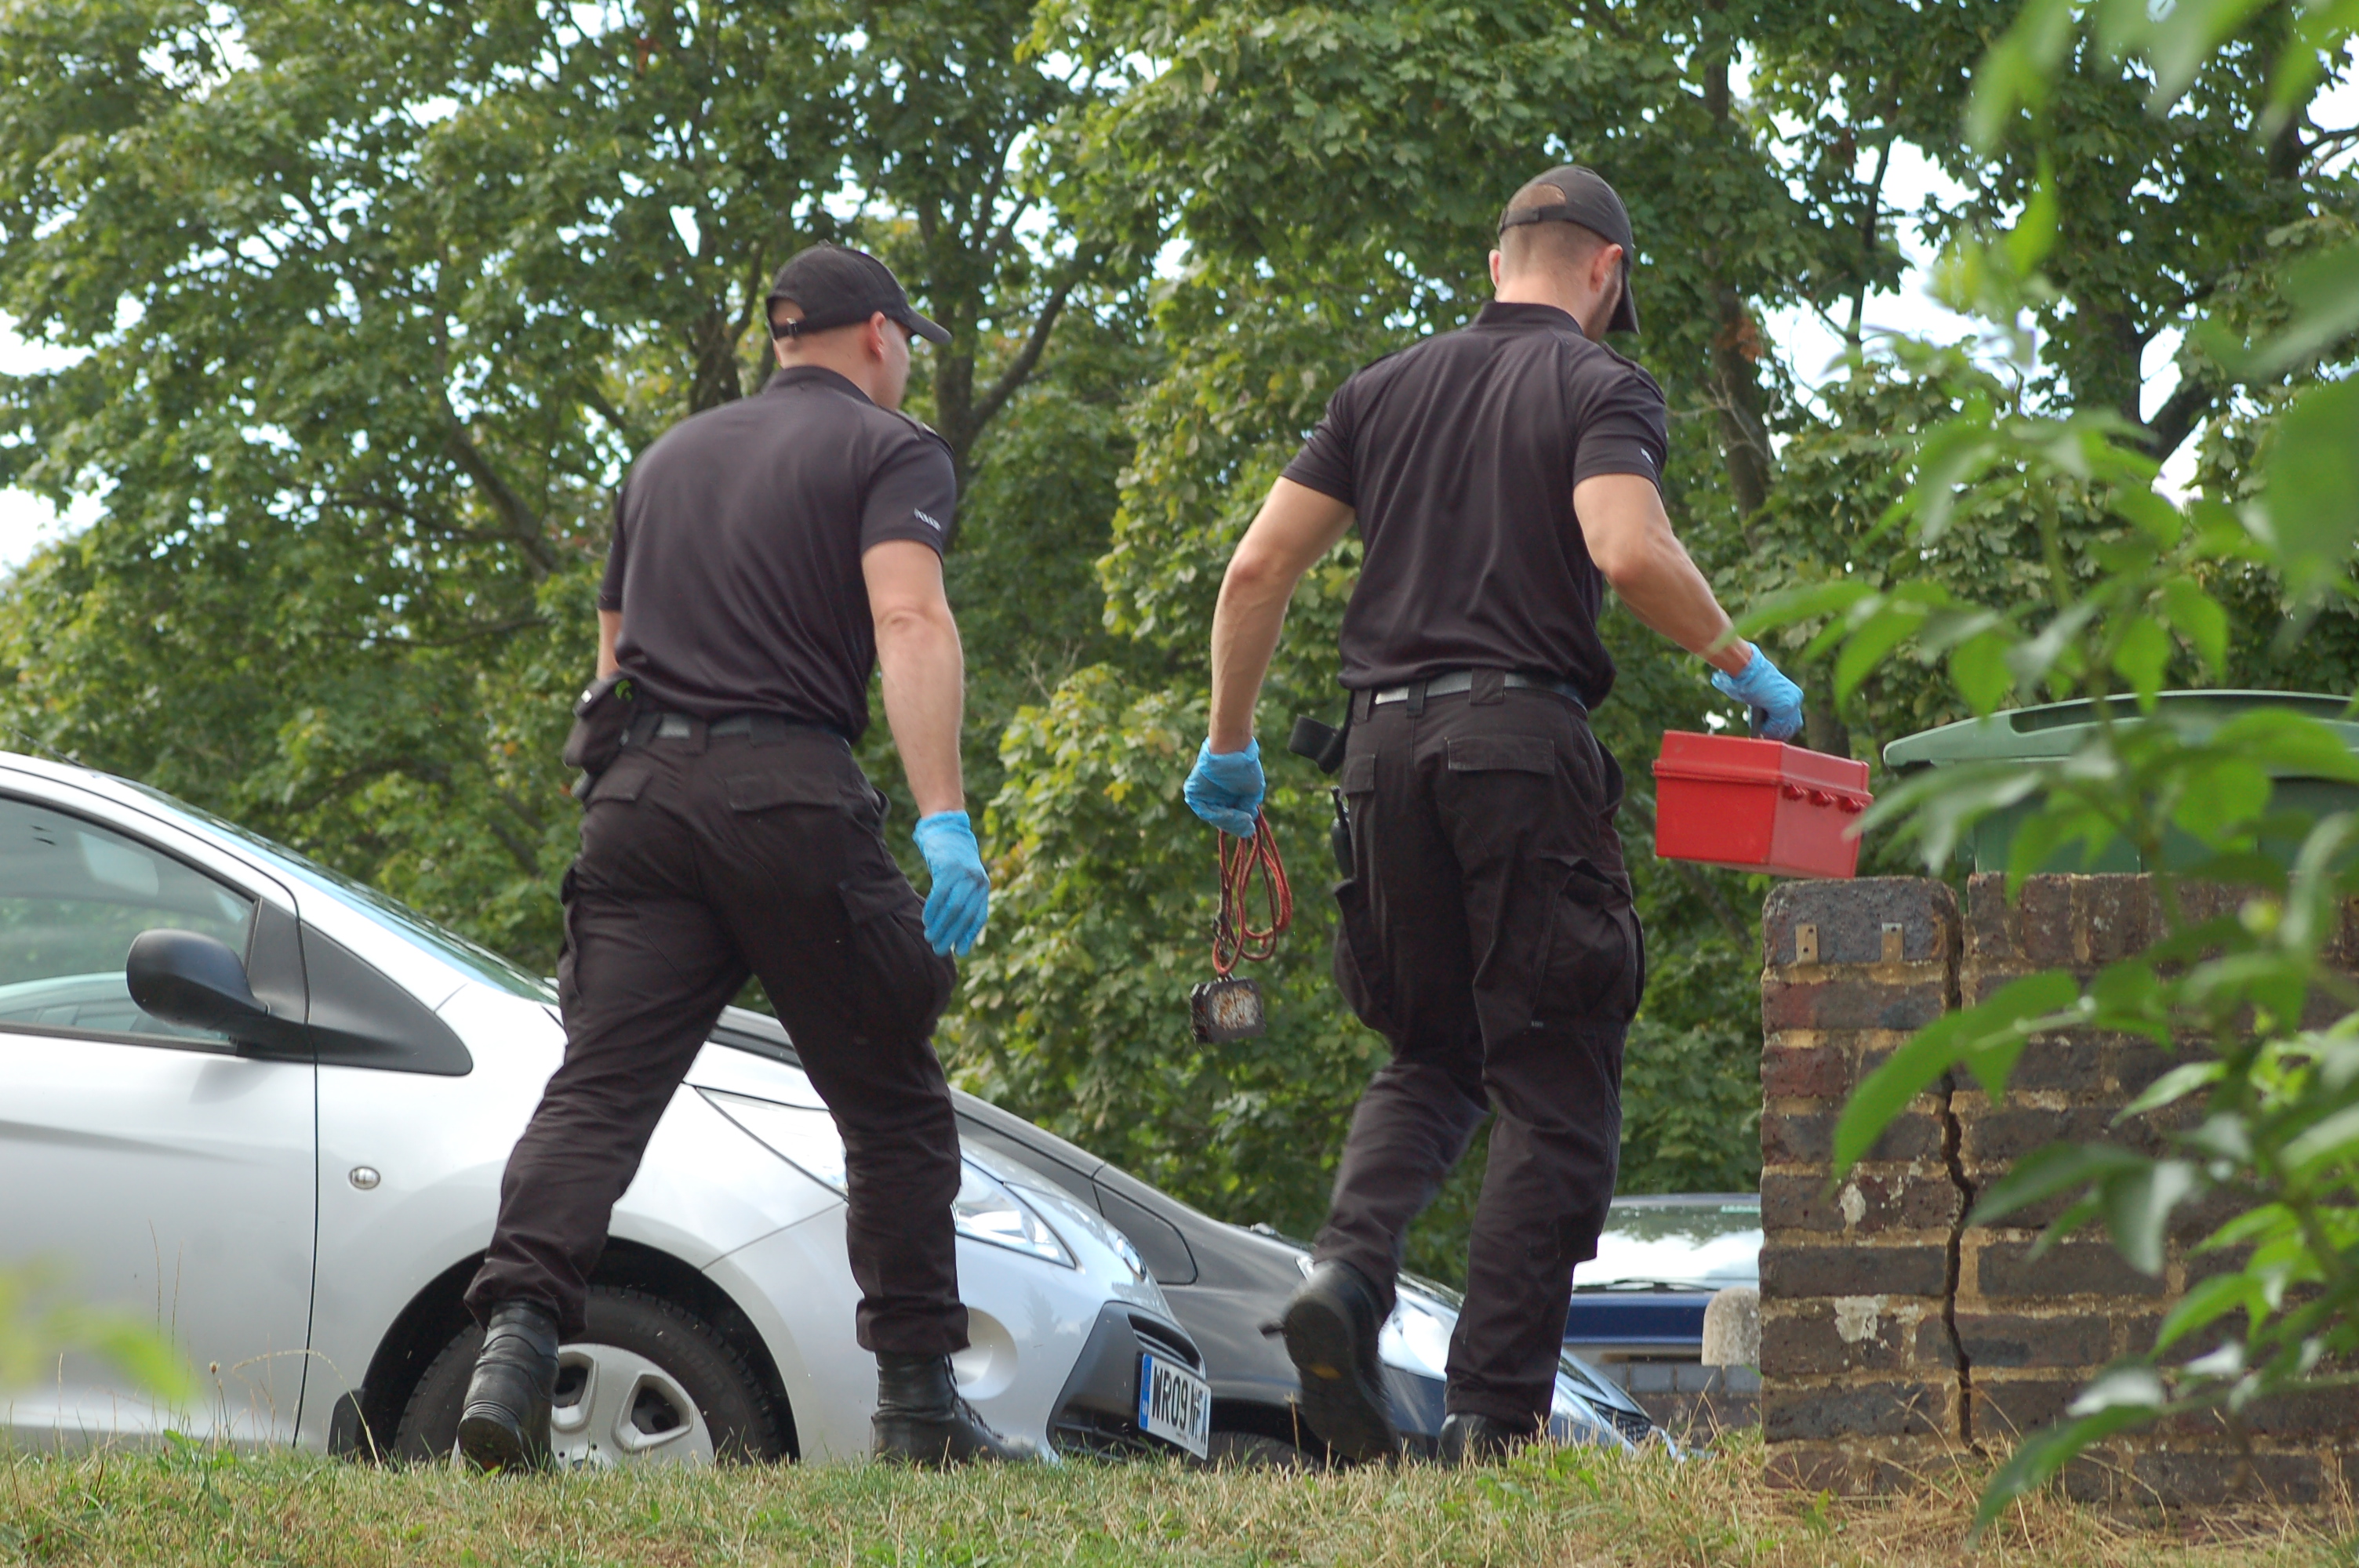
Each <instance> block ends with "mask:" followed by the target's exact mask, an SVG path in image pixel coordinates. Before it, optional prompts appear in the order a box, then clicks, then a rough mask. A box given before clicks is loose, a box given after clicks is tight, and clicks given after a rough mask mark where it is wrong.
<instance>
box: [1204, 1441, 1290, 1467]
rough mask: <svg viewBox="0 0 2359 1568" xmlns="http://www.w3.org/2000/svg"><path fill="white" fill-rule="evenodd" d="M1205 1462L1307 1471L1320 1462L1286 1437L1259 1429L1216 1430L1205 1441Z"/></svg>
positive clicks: (1228, 1465)
mask: <svg viewBox="0 0 2359 1568" xmlns="http://www.w3.org/2000/svg"><path fill="white" fill-rule="evenodd" d="M1204 1462H1205V1463H1206V1464H1208V1465H1212V1466H1214V1467H1215V1468H1217V1469H1222V1470H1308V1469H1310V1468H1311V1466H1312V1465H1315V1464H1316V1463H1317V1461H1316V1460H1314V1459H1312V1458H1311V1457H1310V1454H1307V1453H1305V1452H1304V1451H1303V1450H1301V1449H1299V1448H1297V1447H1296V1446H1295V1445H1294V1444H1291V1443H1288V1442H1287V1441H1286V1440H1285V1439H1283V1438H1278V1437H1267V1436H1265V1435H1263V1434H1262V1433H1258V1432H1216V1433H1212V1435H1211V1436H1210V1437H1209V1438H1207V1439H1206V1440H1205V1444H1204Z"/></svg>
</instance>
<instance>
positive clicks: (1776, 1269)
mask: <svg viewBox="0 0 2359 1568" xmlns="http://www.w3.org/2000/svg"><path fill="white" fill-rule="evenodd" d="M1948 1272H1949V1269H1948V1259H1947V1257H1946V1255H1945V1254H1944V1252H1943V1249H1940V1248H1939V1247H1865V1246H1854V1245H1843V1244H1837V1245H1832V1246H1826V1247H1792V1246H1788V1245H1786V1244H1785V1243H1783V1242H1781V1241H1780V1240H1778V1239H1777V1238H1776V1237H1775V1236H1772V1237H1770V1238H1768V1239H1767V1241H1765V1242H1764V1243H1763V1245H1762V1248H1761V1294H1762V1296H1763V1297H1764V1298H1765V1299H1766V1298H1769V1297H1776V1298H1777V1299H1779V1300H1783V1301H1796V1300H1799V1299H1801V1298H1803V1297H1807V1296H1938V1295H1940V1293H1941V1286H1942V1282H1943V1281H1944V1280H1945V1279H1946V1278H1947V1277H1948Z"/></svg>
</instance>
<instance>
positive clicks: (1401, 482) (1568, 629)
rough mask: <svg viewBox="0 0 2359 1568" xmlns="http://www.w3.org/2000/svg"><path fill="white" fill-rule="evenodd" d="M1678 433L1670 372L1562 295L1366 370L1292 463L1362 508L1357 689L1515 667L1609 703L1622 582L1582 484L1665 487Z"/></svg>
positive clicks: (1348, 660) (1353, 633)
mask: <svg viewBox="0 0 2359 1568" xmlns="http://www.w3.org/2000/svg"><path fill="white" fill-rule="evenodd" d="M1668 444H1669V421H1668V418H1667V416H1666V413H1665V409H1664V406H1663V390H1662V388H1661V387H1659V386H1658V385H1656V384H1655V379H1654V377H1652V376H1650V375H1648V374H1647V373H1646V372H1645V371H1643V370H1641V369H1639V368H1638V367H1637V366H1636V365H1635V364H1633V363H1631V362H1629V361H1628V360H1625V359H1624V358H1623V357H1622V356H1621V355H1619V354H1617V353H1615V352H1614V351H1613V350H1611V349H1608V348H1606V347H1604V346H1603V344H1599V343H1594V342H1592V341H1590V340H1589V339H1588V338H1586V337H1585V336H1583V335H1582V330H1581V328H1580V326H1579V324H1577V323H1576V322H1575V321H1574V320H1573V319H1572V317H1571V316H1570V315H1569V314H1567V313H1566V312H1564V311H1562V310H1560V309H1558V308H1556V307H1554V306H1552V305H1516V304H1502V303H1500V302H1498V301H1493V302H1492V303H1491V304H1488V305H1485V306H1484V308H1483V311H1482V314H1481V315H1479V316H1477V317H1476V318H1475V319H1474V320H1473V323H1472V324H1471V325H1469V326H1467V327H1465V328H1463V329H1462V330H1458V331H1455V332H1445V333H1441V334H1440V335H1439V336H1436V337H1431V338H1428V339H1427V340H1426V341H1423V342H1421V343H1418V344H1416V345H1414V346H1413V347H1410V348H1407V349H1403V350H1402V351H1399V352H1398V353H1396V354H1391V355H1388V356H1386V358H1384V359H1381V360H1378V361H1376V362H1375V363H1374V364H1372V365H1368V366H1366V367H1365V368H1364V369H1363V370H1361V371H1360V372H1359V373H1357V374H1355V375H1353V377H1352V379H1351V380H1349V381H1347V382H1345V383H1344V384H1343V386H1342V387H1341V388H1339V389H1338V390H1337V392H1336V394H1335V395H1334V397H1333V398H1332V400H1330V401H1329V403H1328V405H1327V416H1326V417H1325V418H1323V419H1321V421H1320V422H1319V427H1318V428H1317V429H1316V430H1314V431H1312V432H1311V434H1310V440H1308V441H1306V442H1305V443H1303V448H1302V450H1301V452H1300V453H1299V455H1298V456H1297V457H1296V458H1295V460H1294V461H1293V462H1291V463H1290V464H1288V466H1287V470H1286V477H1287V478H1288V479H1290V480H1293V481H1295V482H1296V483H1298V484H1304V485H1308V486H1310V488H1311V489H1313V490H1316V491H1320V492H1323V493H1325V494H1328V495H1332V496H1334V497H1335V498H1336V499H1337V500H1339V501H1343V502H1346V503H1350V504H1351V505H1352V506H1353V507H1354V508H1355V509H1356V510H1357V512H1358V514H1359V528H1360V537H1361V539H1362V540H1363V541H1364V546H1365V560H1364V564H1363V565H1362V567H1361V568H1360V580H1359V585H1358V586H1357V587H1356V588H1355V589H1353V592H1352V600H1351V603H1350V604H1349V605H1347V606H1346V607H1345V609H1344V611H1343V684H1344V686H1346V687H1350V688H1352V689H1353V690H1355V691H1358V690H1365V689H1367V688H1370V687H1395V686H1401V685H1404V684H1406V683H1408V682H1409V681H1413V680H1423V679H1426V678H1428V677H1429V676H1437V675H1442V674H1446V673H1448V672H1450V671H1452V670H1468V669H1494V670H1511V671H1516V672H1517V673H1520V674H1524V675H1531V676H1550V677H1553V678H1555V679H1558V680H1565V681H1570V682H1571V683H1572V684H1573V685H1574V686H1576V687H1579V688H1580V689H1581V690H1582V691H1583V692H1584V693H1586V694H1587V695H1588V697H1589V700H1590V701H1591V702H1592V703H1593V704H1594V703H1596V702H1599V701H1603V699H1604V697H1605V694H1606V693H1607V692H1608V691H1609V690H1611V689H1612V687H1613V685H1614V660H1613V657H1612V656H1611V655H1610V654H1607V653H1606V651H1605V645H1604V643H1602V642H1600V641H1599V640H1598V635H1597V611H1598V605H1599V602H1600V600H1602V598H1603V589H1604V579H1603V576H1602V575H1601V574H1600V573H1599V571H1598V569H1597V567H1596V564H1595V563H1594V562H1593V561H1592V560H1591V559H1590V558H1589V546H1588V544H1587V543H1586V541H1584V540H1583V539H1582V535H1581V524H1579V522H1578V521H1577V520H1576V519H1575V518H1574V516H1573V514H1572V487H1573V486H1574V485H1576V484H1578V483H1579V482H1581V481H1582V480H1584V479H1588V478H1590V477H1591V476H1593V475H1595V474H1604V473H1635V474H1644V475H1646V476H1647V478H1648V479H1650V480H1653V481H1655V482H1656V483H1657V484H1658V485H1659V484H1660V483H1661V482H1662V472H1663V457H1664V453H1665V451H1666V449H1667V448H1668Z"/></svg>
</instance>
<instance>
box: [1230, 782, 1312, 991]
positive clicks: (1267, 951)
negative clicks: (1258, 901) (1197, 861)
mask: <svg viewBox="0 0 2359 1568" xmlns="http://www.w3.org/2000/svg"><path fill="white" fill-rule="evenodd" d="M1232 846H1234V849H1233V848H1232ZM1215 849H1216V853H1217V854H1218V855H1219V857H1220V862H1221V913H1220V915H1219V918H1218V919H1216V920H1215V921H1214V922H1213V924H1212V973H1214V974H1215V975H1218V976H1219V977H1220V978H1221V979H1228V978H1229V971H1231V970H1232V969H1234V968H1236V967H1237V962H1238V960H1239V959H1243V960H1245V962H1246V963H1249V964H1257V963H1260V962H1261V961H1262V960H1263V959H1265V958H1267V957H1269V956H1270V955H1271V954H1273V953H1275V952H1277V939H1278V937H1279V936H1281V935H1284V934H1285V932H1286V928H1287V927H1288V926H1289V925H1293V924H1294V888H1293V886H1292V884H1290V883H1289V882H1288V881H1287V880H1286V862H1285V861H1284V860H1281V859H1280V858H1279V857H1278V853H1277V834H1276V833H1273V832H1272V831H1270V826H1269V818H1268V817H1267V816H1261V815H1259V814H1256V816H1255V817H1254V836H1253V837H1252V838H1230V837H1229V836H1228V835H1227V834H1225V833H1223V834H1221V835H1219V842H1218V843H1217V845H1216V846H1215ZM1256 871H1259V872H1260V873H1261V881H1262V892H1263V898H1264V905H1265V907H1266V909H1267V910H1268V911H1269V924H1268V925H1254V924H1253V921H1252V919H1251V917H1250V916H1248V915H1247V914H1246V913H1245V911H1246V907H1247V903H1248V901H1249V898H1250V896H1251V894H1252V892H1253V877H1254V873H1255V872H1256Z"/></svg>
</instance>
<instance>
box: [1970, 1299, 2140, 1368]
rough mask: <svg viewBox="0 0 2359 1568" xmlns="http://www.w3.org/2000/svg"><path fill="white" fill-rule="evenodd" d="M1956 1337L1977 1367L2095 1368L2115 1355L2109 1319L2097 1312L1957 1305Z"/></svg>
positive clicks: (2112, 1327)
mask: <svg viewBox="0 0 2359 1568" xmlns="http://www.w3.org/2000/svg"><path fill="white" fill-rule="evenodd" d="M1957 1321H1958V1338H1959V1341H1960V1342H1961V1343H1962V1344H1963V1345H1964V1346H1965V1349H1966V1359H1967V1360H1969V1361H1971V1362H1972V1363H1973V1366H1974V1368H1976V1369H1977V1370H1980V1369H1982V1368H1986V1367H1987V1368H2003V1367H2086V1368H2098V1367H2102V1366H2104V1364H2105V1363H2106V1362H2108V1361H2110V1360H2112V1359H2113V1358H2114V1322H2113V1319H2112V1318H2111V1317H2108V1316H2106V1315H2104V1314H2100V1313H2058V1314H2053V1315H2049V1316H2040V1317H2035V1316H2032V1315H2030V1314H2026V1313H2017V1312H1975V1311H1973V1310H1972V1309H1970V1308H1964V1307H1962V1308H1960V1309H1959V1310H1958V1314H1957Z"/></svg>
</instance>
